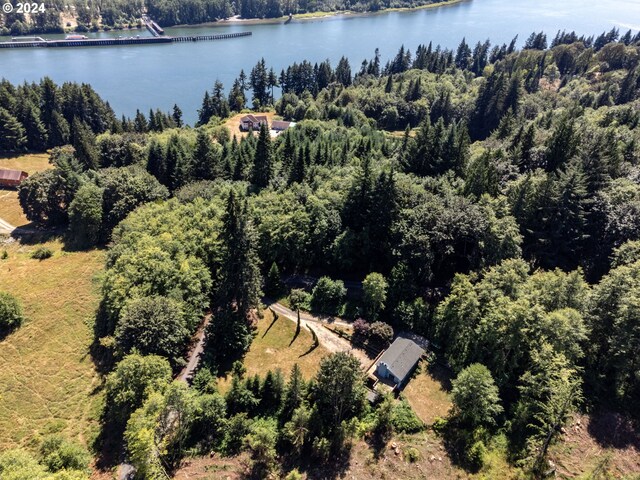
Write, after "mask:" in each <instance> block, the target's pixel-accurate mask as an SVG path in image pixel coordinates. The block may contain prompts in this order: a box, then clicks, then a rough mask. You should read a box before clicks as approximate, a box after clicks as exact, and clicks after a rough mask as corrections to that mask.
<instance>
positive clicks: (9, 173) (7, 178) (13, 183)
mask: <svg viewBox="0 0 640 480" xmlns="http://www.w3.org/2000/svg"><path fill="white" fill-rule="evenodd" d="M28 176H29V174H28V173H27V172H22V171H20V170H4V169H0V187H18V186H20V184H21V183H22V181H23V180H24V179H25V178H27V177H28Z"/></svg>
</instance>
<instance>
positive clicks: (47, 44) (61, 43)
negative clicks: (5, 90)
mask: <svg viewBox="0 0 640 480" xmlns="http://www.w3.org/2000/svg"><path fill="white" fill-rule="evenodd" d="M251 34H252V32H237V33H222V34H218V35H192V36H180V37H167V36H159V35H158V36H154V37H142V38H141V37H127V38H88V39H83V40H43V41H26V42H20V41H13V42H0V48H57V47H106V46H120V45H150V44H151V45H155V44H159V43H176V42H201V41H210V40H226V39H228V38H239V37H248V36H250V35H251Z"/></svg>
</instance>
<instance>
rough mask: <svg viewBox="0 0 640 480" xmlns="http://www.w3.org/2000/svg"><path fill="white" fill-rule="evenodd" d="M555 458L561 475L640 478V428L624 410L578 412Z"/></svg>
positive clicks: (554, 455) (553, 449)
mask: <svg viewBox="0 0 640 480" xmlns="http://www.w3.org/2000/svg"><path fill="white" fill-rule="evenodd" d="M562 440H563V441H562V442H561V443H558V444H556V445H554V446H553V448H552V449H551V453H550V458H551V460H552V461H553V462H554V463H555V464H556V466H557V473H558V476H559V477H560V478H576V477H580V478H640V432H639V431H638V429H637V426H634V425H633V424H632V423H631V421H630V420H629V419H627V418H625V417H623V416H621V415H620V414H617V413H613V412H601V413H597V414H593V415H578V416H576V417H575V418H574V419H573V421H572V423H571V424H570V425H569V426H567V427H566V429H565V434H564V435H563V438H562Z"/></svg>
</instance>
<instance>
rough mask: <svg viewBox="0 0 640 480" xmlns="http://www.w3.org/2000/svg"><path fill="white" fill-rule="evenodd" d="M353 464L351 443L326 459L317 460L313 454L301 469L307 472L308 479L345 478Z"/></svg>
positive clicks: (331, 479) (333, 479) (330, 479)
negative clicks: (324, 460)
mask: <svg viewBox="0 0 640 480" xmlns="http://www.w3.org/2000/svg"><path fill="white" fill-rule="evenodd" d="M350 466H351V445H345V446H344V448H343V449H342V450H341V451H340V452H339V453H338V454H334V455H332V456H331V458H330V459H329V460H328V461H326V462H323V461H320V462H319V461H317V460H315V459H313V458H312V457H311V456H307V457H306V459H305V460H304V461H303V462H302V463H301V464H300V470H301V471H304V472H305V473H306V474H307V479H308V480H335V479H338V478H345V475H346V473H347V471H348V470H349V467H350Z"/></svg>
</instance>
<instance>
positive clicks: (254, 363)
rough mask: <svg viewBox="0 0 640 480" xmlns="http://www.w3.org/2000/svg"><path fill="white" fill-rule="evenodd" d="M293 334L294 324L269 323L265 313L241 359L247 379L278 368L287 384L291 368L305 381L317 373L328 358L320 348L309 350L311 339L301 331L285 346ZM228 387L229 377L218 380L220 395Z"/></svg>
mask: <svg viewBox="0 0 640 480" xmlns="http://www.w3.org/2000/svg"><path fill="white" fill-rule="evenodd" d="M295 333H296V324H295V323H294V322H292V321H291V320H289V319H288V318H285V317H283V316H280V317H279V318H278V320H276V321H275V323H273V314H272V313H271V311H270V310H268V309H265V310H264V318H262V319H261V320H260V321H259V322H258V330H257V332H256V337H255V338H254V339H253V343H252V344H251V348H250V349H249V352H247V355H246V356H245V359H244V365H245V367H246V368H247V375H249V376H250V375H255V374H256V373H257V374H259V375H260V376H262V377H264V375H265V374H266V373H267V371H269V370H275V369H276V368H279V369H280V370H282V373H283V374H284V376H285V379H286V380H288V379H289V374H290V373H291V369H292V368H293V365H294V364H296V363H297V364H298V365H299V366H300V369H301V370H302V374H303V376H304V377H305V378H306V379H309V378H311V377H313V376H314V375H315V374H316V372H317V371H318V367H319V366H320V360H322V358H323V357H325V356H326V355H328V352H327V350H326V349H325V348H324V347H322V345H319V346H317V347H316V348H315V349H313V350H311V348H312V347H313V338H312V336H311V332H309V330H307V329H306V328H304V327H303V328H302V329H301V330H300V334H299V335H298V337H297V338H296V339H295V341H294V342H293V343H292V344H291V345H289V344H290V343H291V340H292V339H293V337H294V335H295ZM230 383H231V375H230V374H229V375H227V377H226V378H220V379H219V384H218V386H219V389H220V391H221V392H226V391H227V388H228V386H229V385H230Z"/></svg>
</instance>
